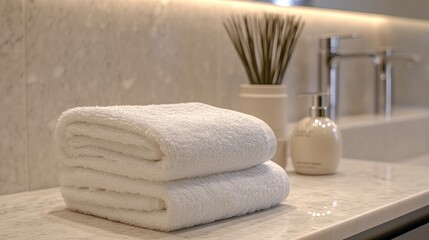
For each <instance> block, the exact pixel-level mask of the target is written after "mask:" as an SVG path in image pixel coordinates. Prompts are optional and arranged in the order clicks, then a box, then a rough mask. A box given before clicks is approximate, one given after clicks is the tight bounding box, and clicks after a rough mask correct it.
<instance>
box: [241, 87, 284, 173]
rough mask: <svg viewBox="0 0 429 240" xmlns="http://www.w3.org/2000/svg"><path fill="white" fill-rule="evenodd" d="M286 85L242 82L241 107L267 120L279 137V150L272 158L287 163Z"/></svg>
mask: <svg viewBox="0 0 429 240" xmlns="http://www.w3.org/2000/svg"><path fill="white" fill-rule="evenodd" d="M286 90H287V89H286V86H285V85H261V84H242V85H241V86H240V100H239V109H240V111H241V112H244V113H247V114H250V115H253V116H255V117H257V118H260V119H262V120H263V121H265V122H266V123H267V124H268V125H269V126H270V127H271V129H273V132H274V134H275V135H276V138H277V151H276V154H275V155H274V157H273V158H272V160H273V161H274V162H275V163H277V164H279V165H280V166H282V167H283V168H284V167H286V164H287V133H288V132H287V124H288V114H287V111H288V108H287V92H286Z"/></svg>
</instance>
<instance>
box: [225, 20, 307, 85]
mask: <svg viewBox="0 0 429 240" xmlns="http://www.w3.org/2000/svg"><path fill="white" fill-rule="evenodd" d="M224 26H225V29H226V31H227V32H228V35H229V37H230V38H231V40H232V42H233V44H234V47H235V49H236V50H237V53H238V55H239V56H240V59H241V62H242V64H243V66H244V69H245V71H246V73H247V75H248V77H249V81H250V83H251V84H281V83H282V81H283V76H284V74H285V72H286V68H287V66H288V64H289V61H290V59H291V56H292V53H293V51H294V49H295V46H296V43H297V41H298V39H299V37H300V35H301V32H302V30H303V28H304V21H303V20H302V17H296V16H287V15H286V16H285V15H279V14H269V13H265V14H263V15H243V16H231V17H230V18H229V19H227V20H226V21H225V22H224Z"/></svg>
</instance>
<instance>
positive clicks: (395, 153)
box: [338, 109, 429, 165]
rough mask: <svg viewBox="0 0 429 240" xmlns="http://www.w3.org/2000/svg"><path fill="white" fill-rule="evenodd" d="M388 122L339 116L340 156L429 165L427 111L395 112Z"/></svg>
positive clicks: (428, 113)
mask: <svg viewBox="0 0 429 240" xmlns="http://www.w3.org/2000/svg"><path fill="white" fill-rule="evenodd" d="M395 110H396V111H395V113H394V115H393V116H392V117H391V118H390V119H386V118H385V117H382V116H375V115H359V116H351V117H342V118H341V119H340V121H338V125H339V127H340V129H341V132H342V135H343V156H344V157H345V158H355V159H366V160H375V161H385V162H404V161H407V162H413V163H417V164H425V165H429V110H427V109H395Z"/></svg>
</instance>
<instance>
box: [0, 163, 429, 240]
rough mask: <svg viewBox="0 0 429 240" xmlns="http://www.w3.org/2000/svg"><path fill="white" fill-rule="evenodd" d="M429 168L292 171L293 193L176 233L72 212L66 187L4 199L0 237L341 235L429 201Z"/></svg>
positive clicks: (360, 166) (369, 166) (1, 199)
mask: <svg viewBox="0 0 429 240" xmlns="http://www.w3.org/2000/svg"><path fill="white" fill-rule="evenodd" d="M428 170H429V169H428V166H427V165H426V166H413V165H406V164H388V163H377V162H370V161H363V160H346V159H345V160H343V161H342V163H341V166H340V170H339V172H338V173H337V174H335V175H329V176H303V175H297V174H295V173H294V172H293V171H291V170H288V173H289V176H290V180H291V193H290V196H289V198H288V199H286V201H284V202H283V203H282V204H281V205H279V206H277V207H274V208H272V209H269V210H267V211H261V212H258V213H254V214H250V215H246V216H243V217H236V218H231V219H226V220H222V221H218V222H215V223H212V224H207V225H201V226H197V227H193V228H189V229H184V230H179V231H175V232H172V233H162V232H157V231H152V230H147V229H143V228H138V227H132V226H128V225H125V224H121V223H116V222H112V221H108V220H104V219H101V218H97V217H93V216H87V215H83V214H79V213H75V212H72V211H69V210H67V209H66V208H65V205H64V203H63V200H62V198H61V196H60V193H59V189H58V188H53V189H47V190H39V191H33V192H25V193H18V194H13V195H6V196H2V197H0V238H1V239H12V240H13V239H58V238H61V239H184V238H189V239H298V238H305V239H326V238H328V237H330V238H331V239H340V238H344V237H347V236H350V235H352V234H355V233H357V232H359V231H362V230H365V229H367V228H369V227H371V226H375V225H378V224H381V223H383V222H386V221H388V220H391V219H393V218H395V217H398V216H401V215H403V214H405V213H407V212H409V211H413V210H416V209H418V208H421V207H422V206H425V205H427V203H428V202H429V176H428V175H427V171H428Z"/></svg>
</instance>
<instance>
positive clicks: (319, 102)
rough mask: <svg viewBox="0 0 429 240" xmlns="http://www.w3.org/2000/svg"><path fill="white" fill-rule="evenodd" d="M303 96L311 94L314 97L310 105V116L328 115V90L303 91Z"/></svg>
mask: <svg viewBox="0 0 429 240" xmlns="http://www.w3.org/2000/svg"><path fill="white" fill-rule="evenodd" d="M299 96H301V97H306V96H310V97H311V98H312V102H311V106H310V117H327V112H328V108H327V107H326V103H325V102H326V98H327V97H328V96H329V94H328V93H327V92H315V93H311V92H310V93H301V94H299Z"/></svg>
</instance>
